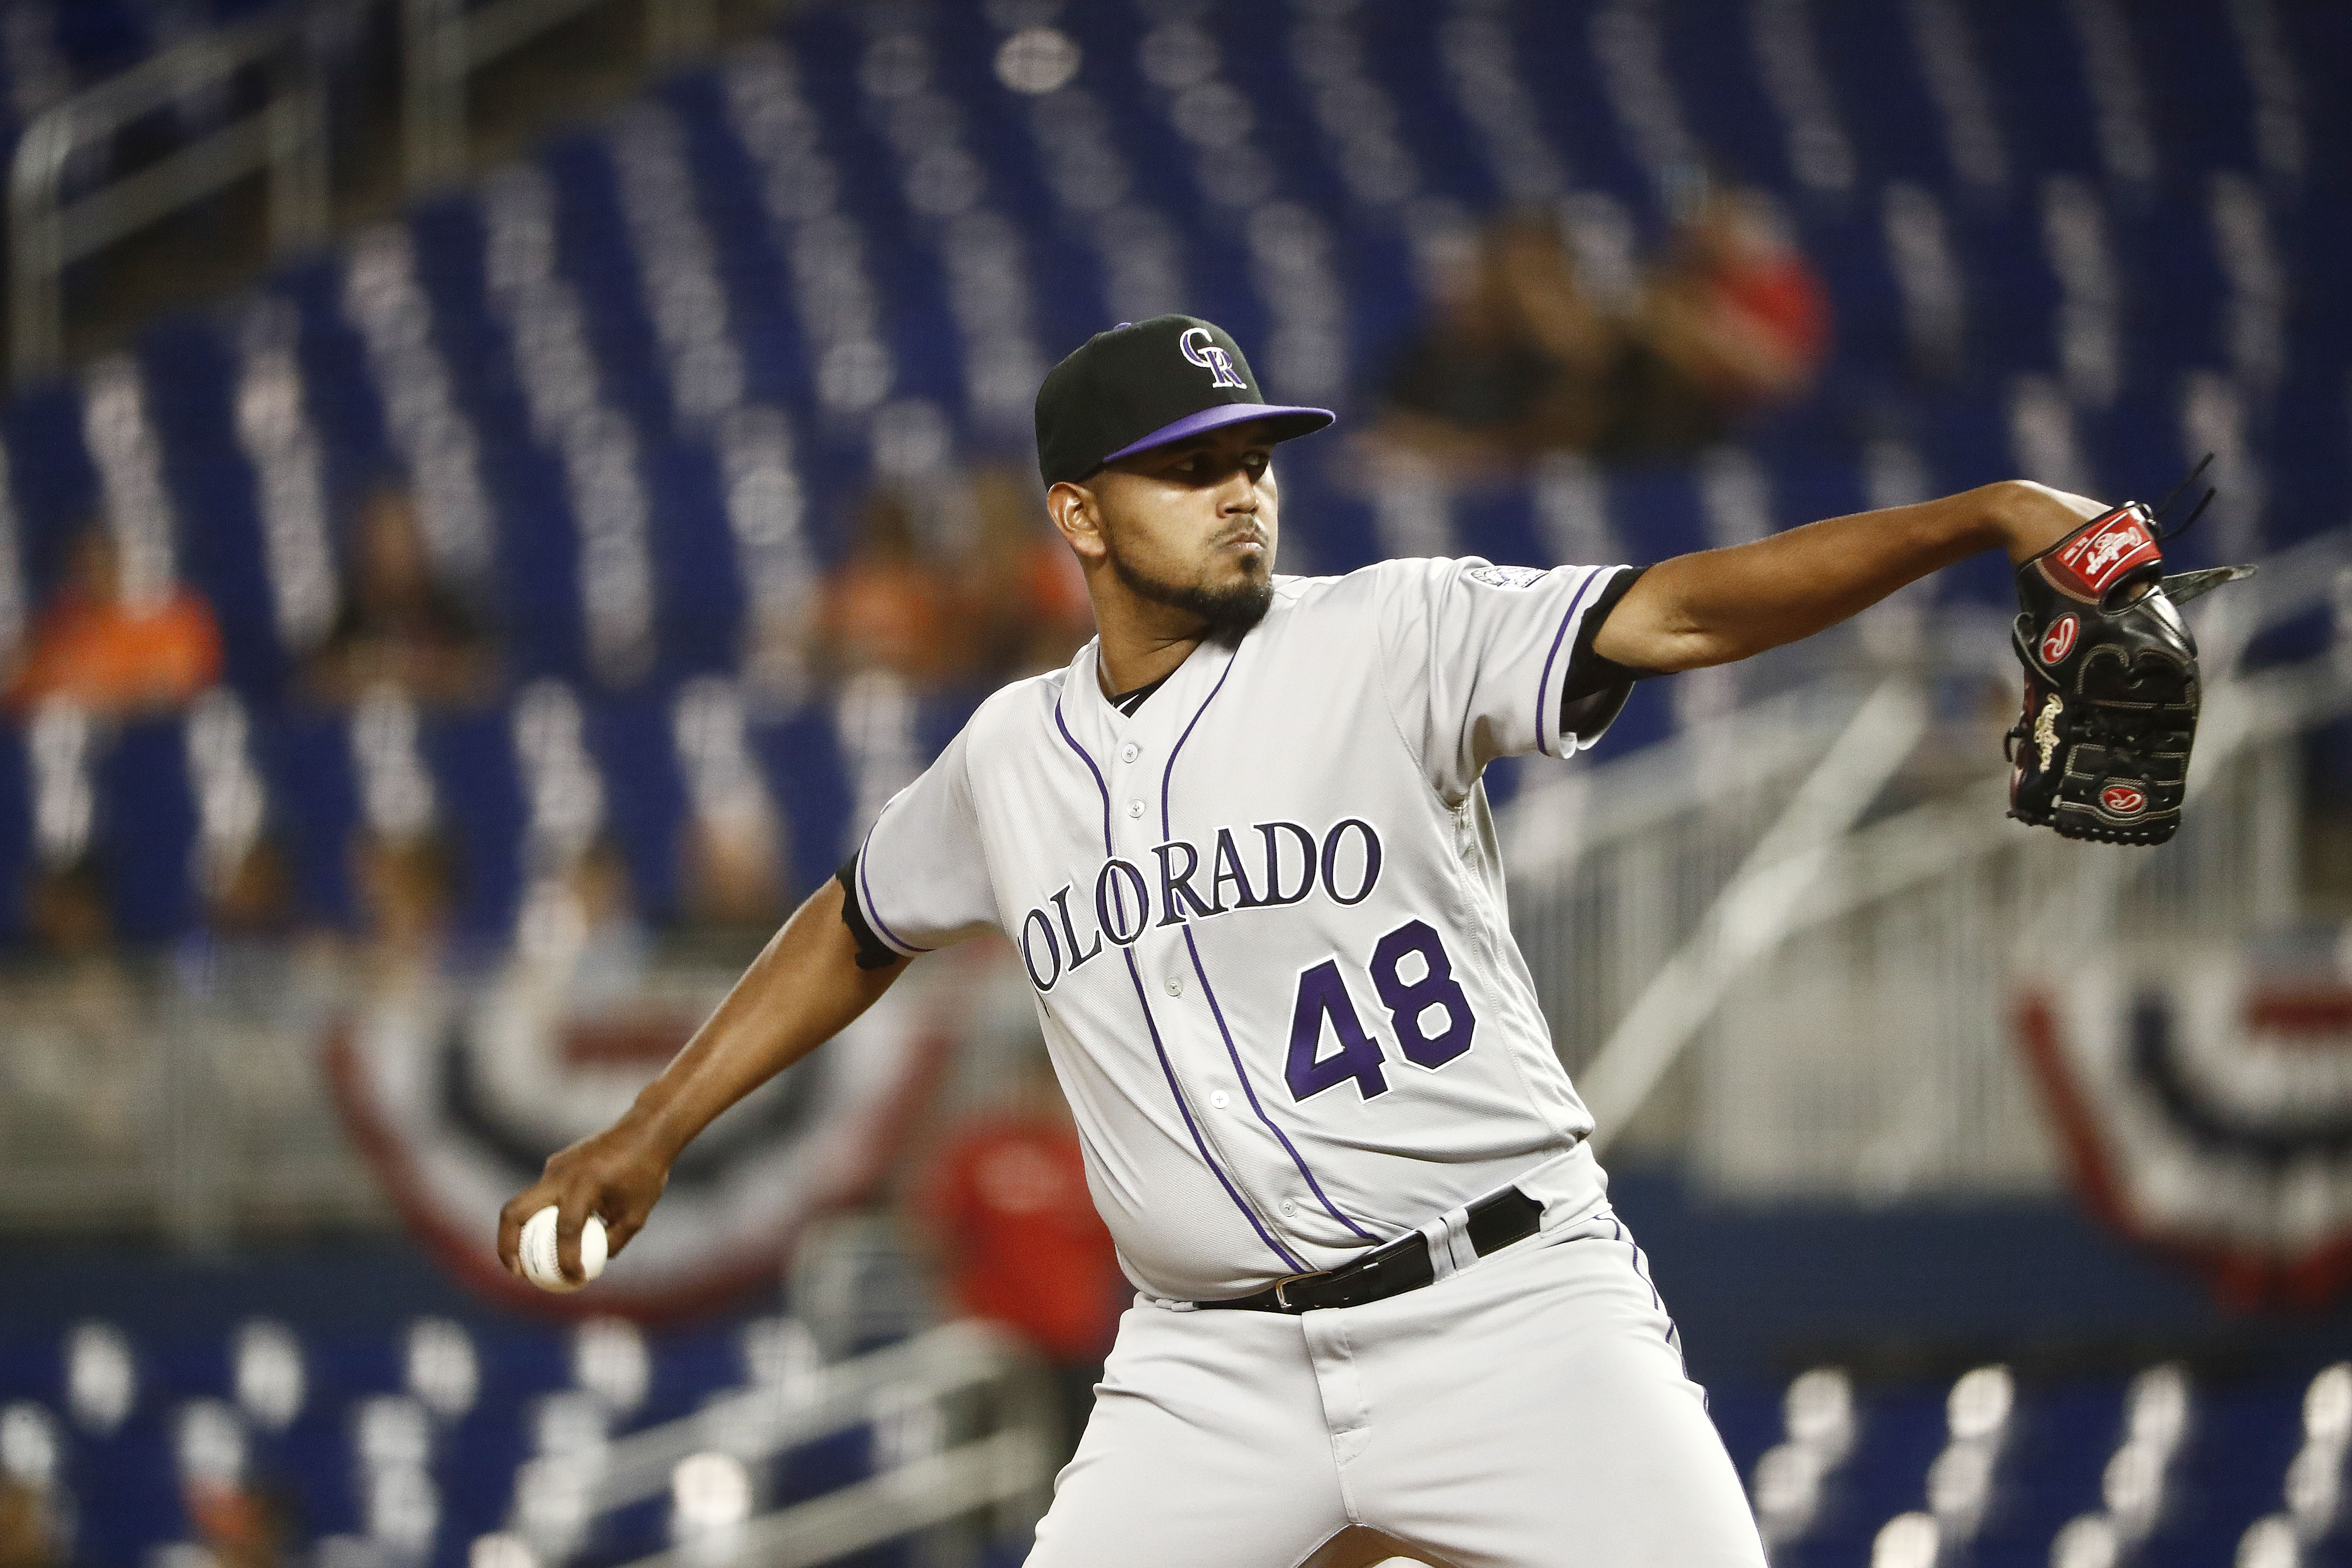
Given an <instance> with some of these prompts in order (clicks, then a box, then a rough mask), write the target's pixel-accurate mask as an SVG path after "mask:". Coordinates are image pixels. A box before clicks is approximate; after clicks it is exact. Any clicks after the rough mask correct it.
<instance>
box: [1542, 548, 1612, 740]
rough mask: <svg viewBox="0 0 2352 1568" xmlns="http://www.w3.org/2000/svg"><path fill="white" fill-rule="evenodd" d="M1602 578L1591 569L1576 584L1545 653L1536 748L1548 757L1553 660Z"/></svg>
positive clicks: (1563, 675)
mask: <svg viewBox="0 0 2352 1568" xmlns="http://www.w3.org/2000/svg"><path fill="white" fill-rule="evenodd" d="M1600 580H1601V573H1600V572H1599V571H1597V570H1596V571H1589V572H1587V573H1585V574H1584V581H1583V582H1581V583H1579V584H1577V585H1576V596H1575V597H1574V598H1572V599H1570V600H1569V602H1568V614H1566V615H1564V616H1560V618H1559V630H1558V631H1556V632H1554V633H1553V634H1552V637H1551V651H1550V652H1549V653H1548V654H1546V655H1544V667H1543V675H1542V677H1541V679H1538V680H1537V682H1536V750H1537V751H1538V752H1542V753H1543V754H1544V755H1545V756H1547V757H1549V756H1550V755H1552V754H1553V753H1552V749H1551V748H1550V747H1549V746H1547V745H1545V744H1544V735H1545V733H1546V732H1547V731H1549V730H1550V728H1551V726H1550V725H1549V723H1548V722H1546V721H1545V719H1544V714H1545V711H1546V708H1545V703H1544V693H1546V692H1547V691H1549V690H1550V689H1551V666H1552V660H1554V659H1556V658H1559V645H1560V644H1561V643H1562V642H1564V641H1566V640H1567V637H1568V628H1569V626H1570V623H1571V622H1573V621H1574V620H1575V619H1576V612H1577V611H1578V609H1580V607H1581V606H1582V605H1583V604H1584V595H1587V594H1589V593H1591V591H1592V584H1595V583H1597V582H1599V581H1600ZM1567 673H1568V672H1567V671H1565V670H1563V671H1561V672H1560V675H1561V679H1567Z"/></svg>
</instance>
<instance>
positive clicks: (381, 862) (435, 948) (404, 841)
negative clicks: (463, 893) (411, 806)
mask: <svg viewBox="0 0 2352 1568" xmlns="http://www.w3.org/2000/svg"><path fill="white" fill-rule="evenodd" d="M352 881H353V883H354V884H355V887H356V889H357V892H358V895H359V906H360V915H361V920H362V924H363V927H364V930H365V932H366V942H367V959H368V963H369V965H370V967H371V968H372V969H373V970H374V971H375V978H376V980H377V981H378V982H379V983H380V984H389V985H394V986H397V985H400V984H404V983H414V982H417V981H421V980H424V979H426V978H428V977H429V976H430V975H431V974H432V973H433V971H434V969H435V967H436V965H437V964H438V963H439V961H440V956H441V945H442V940H443V938H444V936H445V935H446V931H447V926H448V920H449V911H450V909H451V907H452V905H453V904H454V903H455V901H456V892H457V868H456V865H455V863H454V862H453V861H452V859H451V858H450V855H449V851H448V848H447V847H446V846H445V845H444V844H443V843H442V842H441V840H440V839H439V838H437V837H433V836H432V835H429V834H420V835H416V836H415V837H400V838H387V837H382V836H379V835H376V834H367V835H364V836H363V837H361V839H360V840H359V842H358V843H357V844H356V845H355V846H354V847H353V848H352Z"/></svg>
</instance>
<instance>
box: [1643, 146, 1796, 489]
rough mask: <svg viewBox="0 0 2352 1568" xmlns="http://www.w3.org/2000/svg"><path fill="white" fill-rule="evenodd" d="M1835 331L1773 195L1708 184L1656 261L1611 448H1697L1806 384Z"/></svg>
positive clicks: (1668, 451) (1655, 451) (1669, 451)
mask: <svg viewBox="0 0 2352 1568" xmlns="http://www.w3.org/2000/svg"><path fill="white" fill-rule="evenodd" d="M1829 333H1830V318H1829V298H1828V295H1827V293H1826V292H1825V291H1824V290H1823V289H1822V284H1821V279H1819V278H1818V277H1817V276H1816V275H1815V273H1814V271H1813V268H1812V266H1811V263H1810V262H1808V261H1807V260H1806V259H1805V257H1804V254H1803V253H1802V252H1801V251H1800V250H1799V249H1798V248H1797V246H1796V243H1795V241H1794V240H1793V239H1792V238H1790V235H1789V232H1788V226H1787V225H1786V224H1785V223H1784V222H1783V221H1782V220H1781V218H1780V213H1779V211H1778V209H1777V208H1775V207H1774V206H1773V205H1772V204H1771V202H1770V200H1769V198H1768V197H1766V196H1764V195H1761V194H1760V193H1756V192H1749V191H1740V190H1733V189H1717V190H1715V191H1713V192H1711V193H1709V194H1708V195H1706V198H1705V199H1704V200H1703V201H1702V202H1701V203H1700V204H1699V205H1698V208H1697V210H1696V212H1694V213H1693V214H1692V216H1690V217H1689V218H1688V219H1686V220H1685V222H1684V223H1682V224H1681V225H1680V226H1678V227H1677V228H1676V229H1675V236H1674V239H1673V241H1672V243H1671V244H1670V245H1669V246H1668V247H1667V251H1666V255H1665V257H1664V260H1663V261H1662V262H1661V263H1660V264H1659V265H1658V266H1657V267H1655V268H1653V269H1652V270H1651V273H1650V276H1649V279H1648V287H1647V289H1645V290H1644V293H1643V301H1642V308H1641V310H1640V312H1639V314H1638V316H1637V318H1636V321H1635V323H1634V332H1633V352H1632V353H1631V354H1630V356H1629V358H1628V360H1627V362H1626V363H1625V364H1624V366H1623V367H1622V370H1621V372H1620V374H1619V377H1618V383H1619V388H1620V397H1621V402H1620V407H1619V412H1618V415H1617V417H1616V418H1615V420H1614V421H1613V422H1612V426H1613V427H1612V430H1611V431H1610V433H1609V436H1608V438H1607V439H1606V441H1605V442H1604V443H1603V451H1604V455H1607V456H1612V457H1626V458H1645V457H1658V456H1671V455H1674V454H1676V453H1682V452H1689V451H1694V450H1696V449H1697V448H1698V447H1703V446H1706V444H1708V443H1709V442H1712V441H1715V440H1717V439H1718V438H1720V437H1721V436H1722V435H1723V433H1724V432H1725V430H1726V429H1727V428H1728V427H1729V426H1730V425H1731V424H1732V422H1733V421H1735V420H1737V419H1738V418H1739V417H1740V416H1742V415H1745V414H1748V413H1751V412H1754V411H1756V410H1758V409H1761V408H1764V407H1768V406H1769V405H1774V404H1779V403H1786V402H1789V401H1790V400H1791V399H1794V398H1796V397H1799V396H1801V395H1803V394H1804V393H1806V392H1807V391H1809V390H1811V386H1812V384H1813V377H1814V374H1815V373H1817V372H1818V371H1819V370H1820V368H1821V363H1822V356H1823V355H1824V354H1826V353H1828V350H1829Z"/></svg>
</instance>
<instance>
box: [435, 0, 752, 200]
mask: <svg viewBox="0 0 2352 1568" xmlns="http://www.w3.org/2000/svg"><path fill="white" fill-rule="evenodd" d="M607 3H608V0H490V3H489V4H488V5H478V6H474V7H471V8H468V7H467V4H466V0H402V5H401V30H402V34H403V37H404V49H405V51H406V63H407V67H408V68H407V72H406V86H405V88H404V95H405V97H404V103H403V106H402V121H403V127H404V136H405V139H406V147H405V157H406V161H407V177H408V183H409V184H410V185H411V186H413V187H418V188H422V187H425V186H428V185H431V184H434V183H436V181H441V180H446V179H448V178H450V177H451V176H452V175H454V174H456V173H457V171H458V170H459V169H461V168H463V167H464V166H465V162H466V118H467V115H466V87H467V78H469V77H471V76H472V75H473V74H474V73H475V72H476V71H478V70H480V69H481V68H483V67H485V66H487V65H489V64H491V63H493V62H495V61H497V60H499V59H500V58H504V57H505V56H507V55H509V54H511V53H513V52H514V51H515V50H516V49H519V48H520V47H522V46H523V45H525V44H527V43H530V41H531V40H532V39H534V38H536V37H540V36H541V34H543V33H548V32H551V31H553V30H554V29H555V28H557V27H560V26H563V25H564V24H565V23H566V22H569V21H572V19H573V18H575V17H577V16H583V15H584V14H585V13H587V12H589V11H591V10H593V9H594V8H595V7H597V6H598V5H604V4H607ZM717 33H718V25H717V12H716V0H647V5H646V52H647V53H648V54H649V55H650V56H651V57H652V58H654V59H655V60H656V61H660V60H665V59H676V58H683V57H685V56H687V55H689V54H692V53H694V52H696V51H698V50H700V49H703V48H707V47H709V44H710V42H711V40H712V39H713V38H714V37H716V36H717Z"/></svg>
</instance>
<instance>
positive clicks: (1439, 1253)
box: [1421, 1208, 1478, 1283]
mask: <svg viewBox="0 0 2352 1568" xmlns="http://www.w3.org/2000/svg"><path fill="white" fill-rule="evenodd" d="M1469 1226H1470V1211H1469V1210H1468V1209H1467V1208H1458V1209H1448V1210H1446V1211H1445V1212H1444V1214H1442V1215H1438V1216H1437V1217H1436V1218H1435V1219H1433V1220H1431V1221H1430V1222H1429V1223H1428V1224H1427V1225H1424V1226H1422V1227H1421V1236H1422V1239H1423V1241H1425V1242H1427V1243H1428V1244H1429V1268H1430V1273H1431V1275H1432V1276H1433V1279H1432V1281H1431V1282H1432V1283H1435V1281H1436V1280H1438V1279H1445V1278H1447V1277H1448V1276H1450V1275H1453V1274H1455V1273H1458V1272H1459V1271H1460V1270H1462V1269H1465V1268H1469V1267H1470V1265H1472V1264H1473V1263H1475V1262H1477V1261H1478V1249H1477V1248H1476V1247H1473V1246H1471V1245H1470V1229H1469Z"/></svg>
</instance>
